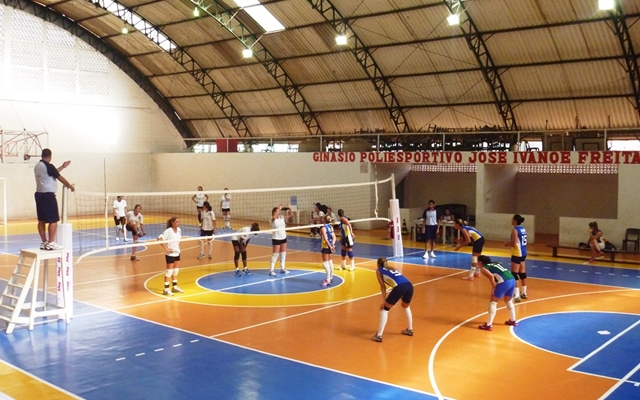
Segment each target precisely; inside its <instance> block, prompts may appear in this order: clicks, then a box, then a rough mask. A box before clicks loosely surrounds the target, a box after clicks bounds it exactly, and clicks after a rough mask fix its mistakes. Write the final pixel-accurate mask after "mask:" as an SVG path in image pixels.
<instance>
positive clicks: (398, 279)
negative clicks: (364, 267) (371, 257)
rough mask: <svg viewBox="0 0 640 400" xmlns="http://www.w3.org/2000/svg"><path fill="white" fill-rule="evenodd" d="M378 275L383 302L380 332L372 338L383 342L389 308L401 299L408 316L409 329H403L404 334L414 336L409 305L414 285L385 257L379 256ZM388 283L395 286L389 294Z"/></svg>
mask: <svg viewBox="0 0 640 400" xmlns="http://www.w3.org/2000/svg"><path fill="white" fill-rule="evenodd" d="M376 277H377V278H378V283H379V284H380V292H381V294H382V299H383V303H382V305H381V306H380V321H379V322H378V332H377V333H376V334H375V335H373V337H372V338H371V340H373V341H375V342H382V333H383V332H384V327H385V325H387V319H388V318H389V310H391V307H393V306H394V305H395V304H396V303H397V302H398V300H400V299H402V302H401V303H400V304H401V305H402V309H404V312H405V316H406V317H407V329H405V330H403V331H402V334H403V335H407V336H413V316H412V315H411V307H409V305H410V303H411V298H412V297H413V285H412V284H411V282H409V280H408V279H407V278H405V277H404V276H403V275H402V274H401V273H400V272H399V271H398V270H397V269H395V268H393V267H392V266H390V265H389V263H388V262H387V259H386V258H384V257H380V258H378V268H377V270H376ZM387 285H389V286H390V287H392V288H393V289H391V293H389V295H388V296H387Z"/></svg>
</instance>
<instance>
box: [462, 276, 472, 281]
mask: <svg viewBox="0 0 640 400" xmlns="http://www.w3.org/2000/svg"><path fill="white" fill-rule="evenodd" d="M462 280H463V281H472V280H473V276H463V277H462Z"/></svg>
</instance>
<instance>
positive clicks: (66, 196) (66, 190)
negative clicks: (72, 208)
mask: <svg viewBox="0 0 640 400" xmlns="http://www.w3.org/2000/svg"><path fill="white" fill-rule="evenodd" d="M68 200H69V188H68V187H66V186H63V187H62V223H63V224H66V223H67V215H68V208H69V201H68Z"/></svg>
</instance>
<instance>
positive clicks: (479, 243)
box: [453, 219, 484, 281]
mask: <svg viewBox="0 0 640 400" xmlns="http://www.w3.org/2000/svg"><path fill="white" fill-rule="evenodd" d="M453 227H454V228H455V229H457V230H459V231H460V232H461V233H462V238H461V239H460V240H458V245H457V246H456V251H458V250H460V248H461V247H463V246H466V245H468V244H469V243H473V250H471V270H470V271H469V275H468V276H465V277H464V278H462V279H464V280H467V281H472V280H473V278H474V277H475V278H477V277H479V276H480V271H479V270H478V257H479V256H480V255H481V254H482V247H484V236H482V233H480V231H479V230H477V229H476V228H474V227H472V226H469V225H467V224H466V222H465V221H463V220H461V219H457V220H456V222H455V223H454V224H453Z"/></svg>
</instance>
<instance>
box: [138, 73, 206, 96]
mask: <svg viewBox="0 0 640 400" xmlns="http://www.w3.org/2000/svg"><path fill="white" fill-rule="evenodd" d="M149 81H151V83H153V84H154V86H155V87H156V88H158V91H159V92H160V93H162V95H163V96H165V97H171V96H188V95H190V96H193V95H199V94H206V93H207V92H206V91H205V89H204V88H203V87H202V86H201V85H200V84H199V83H198V82H196V81H195V79H193V76H191V75H190V74H188V73H184V74H179V75H168V76H157V77H152V78H150V79H149Z"/></svg>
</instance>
